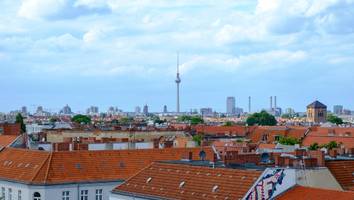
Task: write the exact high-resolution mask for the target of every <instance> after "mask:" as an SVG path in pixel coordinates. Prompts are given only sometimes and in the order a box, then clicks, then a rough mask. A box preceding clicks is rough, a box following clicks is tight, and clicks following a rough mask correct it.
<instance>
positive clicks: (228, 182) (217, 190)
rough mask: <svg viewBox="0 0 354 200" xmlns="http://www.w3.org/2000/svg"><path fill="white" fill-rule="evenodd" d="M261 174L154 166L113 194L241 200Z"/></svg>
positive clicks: (197, 167)
mask: <svg viewBox="0 0 354 200" xmlns="http://www.w3.org/2000/svg"><path fill="white" fill-rule="evenodd" d="M261 173H262V172H261V171H252V170H239V169H225V168H210V167H201V166H191V165H184V164H170V163H158V162H155V163H153V164H151V166H149V167H147V168H145V169H144V170H142V171H141V172H139V173H138V174H137V175H135V176H133V177H132V178H130V179H128V180H127V181H126V182H125V183H123V184H122V185H119V186H118V187H117V188H116V189H115V190H114V191H113V192H114V193H118V194H131V193H133V194H134V195H137V196H145V197H154V198H158V199H222V200H224V199H241V198H242V197H243V196H244V195H245V194H246V193H247V191H248V190H249V189H250V188H251V187H252V185H253V184H254V182H255V181H256V180H257V179H258V177H259V176H260V175H261Z"/></svg>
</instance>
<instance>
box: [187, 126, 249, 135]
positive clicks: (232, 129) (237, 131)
mask: <svg viewBox="0 0 354 200" xmlns="http://www.w3.org/2000/svg"><path fill="white" fill-rule="evenodd" d="M194 129H195V130H196V132H197V133H204V134H211V135H217V134H221V135H237V136H245V135H246V133H247V132H248V131H249V128H248V127H245V126H206V125H197V126H195V127H194Z"/></svg>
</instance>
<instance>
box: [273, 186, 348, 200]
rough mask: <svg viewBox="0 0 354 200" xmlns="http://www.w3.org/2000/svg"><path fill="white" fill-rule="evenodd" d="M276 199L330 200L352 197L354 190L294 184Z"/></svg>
mask: <svg viewBox="0 0 354 200" xmlns="http://www.w3.org/2000/svg"><path fill="white" fill-rule="evenodd" d="M275 199H277V200H299V199H306V200H308V199H311V200H332V199H348V200H349V199H354V192H343V191H337V190H327V189H319V188H311V187H304V186H299V185H297V186H295V187H293V188H291V189H289V190H288V191H286V192H284V193H283V194H281V195H279V196H278V197H276V198H275Z"/></svg>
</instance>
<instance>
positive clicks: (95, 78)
mask: <svg viewBox="0 0 354 200" xmlns="http://www.w3.org/2000/svg"><path fill="white" fill-rule="evenodd" d="M177 51H179V52H180V62H181V78H182V84H181V107H182V110H189V109H191V108H200V107H213V108H214V109H216V110H217V111H225V101H226V96H235V97H236V101H237V106H239V107H243V108H246V107H247V98H248V96H252V99H253V106H252V107H253V110H254V111H256V110H259V109H261V108H265V107H268V105H269V96H271V95H273V96H274V95H276V96H278V105H279V106H281V107H283V108H287V107H292V108H295V109H296V110H297V111H303V110H305V106H306V105H307V104H308V103H310V102H311V101H313V100H315V99H318V100H320V101H322V102H323V103H325V104H327V105H328V106H329V107H330V108H332V106H333V105H334V104H342V105H344V106H345V107H347V108H350V109H352V110H353V109H354V83H353V82H354V0H321V1H319V0H293V1H292V0H259V1H255V0H254V1H252V0H193V1H191V0H178V1H173V0H136V1H134V0H45V1H43V0H22V1H21V0H0V84H1V98H0V110H1V111H9V110H14V109H18V108H19V107H20V106H22V105H26V106H28V108H29V109H33V108H34V107H35V106H37V105H43V106H44V107H46V108H48V109H50V110H53V111H56V110H58V109H60V108H61V107H63V106H64V105H65V104H69V105H70V106H71V107H72V109H73V110H74V111H79V110H84V109H85V108H86V107H88V106H90V105H98V106H100V107H101V108H102V110H106V109H107V107H108V106H111V105H112V106H118V107H119V108H122V109H123V110H127V111H128V110H133V109H134V107H135V106H137V105H139V106H142V105H143V104H148V105H150V107H151V109H152V110H154V111H160V110H162V107H163V105H164V104H166V105H167V106H168V108H169V110H174V109H175V87H176V86H175V83H174V79H175V70H176V52H177Z"/></svg>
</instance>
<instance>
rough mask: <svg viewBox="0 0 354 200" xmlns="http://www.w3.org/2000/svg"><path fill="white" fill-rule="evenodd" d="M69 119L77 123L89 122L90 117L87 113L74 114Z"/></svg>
mask: <svg viewBox="0 0 354 200" xmlns="http://www.w3.org/2000/svg"><path fill="white" fill-rule="evenodd" d="M71 121H72V122H76V123H79V124H90V123H91V118H90V117H89V116H87V115H75V116H74V117H73V118H71Z"/></svg>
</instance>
